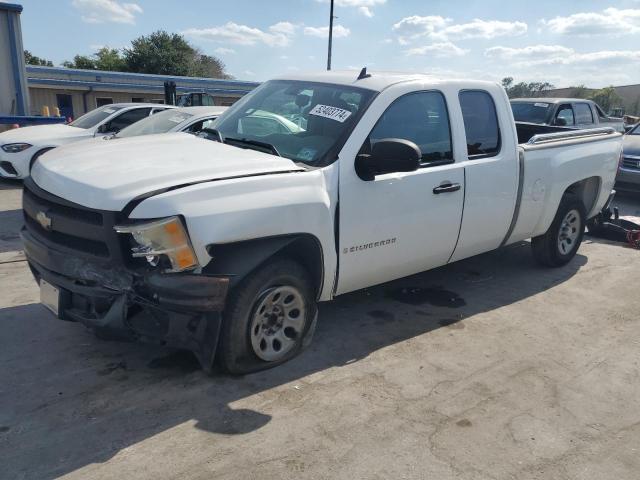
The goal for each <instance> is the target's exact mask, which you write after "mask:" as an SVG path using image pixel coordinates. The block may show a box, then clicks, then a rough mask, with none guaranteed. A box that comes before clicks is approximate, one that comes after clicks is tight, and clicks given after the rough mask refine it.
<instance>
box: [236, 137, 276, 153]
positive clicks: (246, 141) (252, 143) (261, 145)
mask: <svg viewBox="0 0 640 480" xmlns="http://www.w3.org/2000/svg"><path fill="white" fill-rule="evenodd" d="M229 142H232V143H240V144H242V145H250V146H253V147H258V148H260V149H266V150H269V151H270V152H271V153H273V154H274V155H277V156H278V157H281V156H282V155H280V152H278V149H277V148H276V147H275V146H273V145H271V144H270V143H266V142H259V141H258V140H249V139H246V138H231V137H224V143H229Z"/></svg>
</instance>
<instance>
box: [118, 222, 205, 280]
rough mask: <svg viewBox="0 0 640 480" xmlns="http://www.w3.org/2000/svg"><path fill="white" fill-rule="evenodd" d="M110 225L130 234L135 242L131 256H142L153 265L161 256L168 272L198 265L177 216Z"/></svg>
mask: <svg viewBox="0 0 640 480" xmlns="http://www.w3.org/2000/svg"><path fill="white" fill-rule="evenodd" d="M113 228H115V230H116V232H118V233H129V234H131V236H133V239H134V240H135V242H136V243H137V244H138V245H137V246H135V247H133V248H132V249H131V255H132V256H133V257H146V258H147V260H148V261H149V263H151V264H152V265H157V258H160V257H163V256H164V257H166V258H167V259H168V260H169V262H170V263H171V267H172V268H171V269H170V270H168V271H169V272H181V271H183V270H189V269H192V268H195V267H197V266H198V261H197V259H196V254H195V252H194V251H193V247H192V246H191V241H190V240H189V235H188V234H187V231H186V229H185V228H184V226H183V225H182V222H181V221H180V218H178V217H168V218H164V219H162V220H156V221H152V222H147V223H139V224H135V225H122V226H115V227H113ZM154 259H156V261H155V262H154Z"/></svg>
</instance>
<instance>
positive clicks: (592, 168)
mask: <svg viewBox="0 0 640 480" xmlns="http://www.w3.org/2000/svg"><path fill="white" fill-rule="evenodd" d="M538 126H539V127H544V126H542V125H538ZM551 128H553V127H551ZM621 149H622V136H621V135H620V134H619V133H616V132H615V130H614V129H613V128H610V127H605V128H597V129H589V130H575V129H563V131H558V132H551V133H538V134H536V135H533V136H532V137H530V138H529V140H528V141H527V142H526V143H521V144H520V145H519V147H518V150H519V193H518V198H519V199H520V203H519V204H518V205H517V206H516V215H515V219H514V223H513V225H512V229H511V231H510V232H509V236H508V237H509V239H508V242H507V243H513V242H515V241H520V240H524V239H526V238H531V237H535V236H537V235H541V234H543V233H544V232H545V231H546V230H547V228H549V225H550V224H551V221H552V220H553V217H554V215H555V212H556V210H557V206H558V204H559V203H560V199H561V198H562V195H563V194H564V192H565V191H566V190H567V189H568V188H569V187H570V186H571V185H573V184H574V183H575V182H576V181H579V180H582V181H583V182H582V184H581V186H580V193H581V195H583V197H584V198H585V209H586V210H587V212H586V213H587V218H590V217H592V216H594V215H595V214H596V213H597V212H598V211H599V210H600V209H601V208H602V206H603V205H604V203H605V202H606V200H607V198H608V196H609V193H610V192H611V190H612V189H613V184H614V181H615V172H616V168H617V165H618V161H619V158H620V151H621Z"/></svg>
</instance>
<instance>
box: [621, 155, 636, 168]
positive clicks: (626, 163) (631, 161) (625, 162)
mask: <svg viewBox="0 0 640 480" xmlns="http://www.w3.org/2000/svg"><path fill="white" fill-rule="evenodd" d="M622 166H623V167H624V168H628V169H630V170H640V157H623V158H622Z"/></svg>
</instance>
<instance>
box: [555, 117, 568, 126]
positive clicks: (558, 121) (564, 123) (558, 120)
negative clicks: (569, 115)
mask: <svg viewBox="0 0 640 480" xmlns="http://www.w3.org/2000/svg"><path fill="white" fill-rule="evenodd" d="M555 124H556V125H557V126H559V127H566V126H567V120H566V119H565V118H561V117H558V118H556V121H555Z"/></svg>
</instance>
